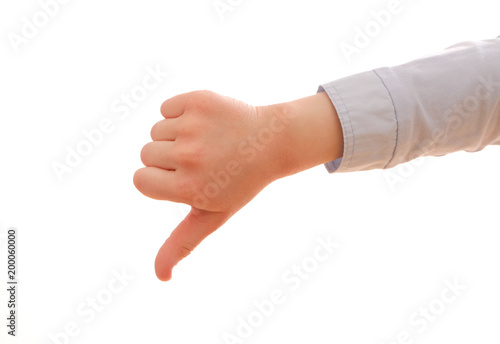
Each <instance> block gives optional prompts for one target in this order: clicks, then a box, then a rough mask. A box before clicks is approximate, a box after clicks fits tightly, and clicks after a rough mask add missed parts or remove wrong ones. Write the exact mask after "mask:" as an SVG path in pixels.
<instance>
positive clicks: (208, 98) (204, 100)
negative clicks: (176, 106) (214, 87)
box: [188, 90, 216, 112]
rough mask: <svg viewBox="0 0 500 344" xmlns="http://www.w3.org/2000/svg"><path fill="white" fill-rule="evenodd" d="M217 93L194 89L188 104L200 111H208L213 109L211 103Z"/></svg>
mask: <svg viewBox="0 0 500 344" xmlns="http://www.w3.org/2000/svg"><path fill="white" fill-rule="evenodd" d="M215 96H216V93H215V92H212V91H209V90H200V91H194V92H192V93H191V97H190V98H189V101H188V106H189V107H190V108H191V109H193V110H197V111H199V112H207V111H209V110H210V109H211V104H212V103H213V99H214V98H215Z"/></svg>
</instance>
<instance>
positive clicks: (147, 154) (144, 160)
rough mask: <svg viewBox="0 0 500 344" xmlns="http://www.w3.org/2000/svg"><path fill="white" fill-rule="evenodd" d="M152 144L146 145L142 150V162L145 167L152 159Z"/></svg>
mask: <svg viewBox="0 0 500 344" xmlns="http://www.w3.org/2000/svg"><path fill="white" fill-rule="evenodd" d="M151 148H152V142H149V143H146V144H145V145H144V147H142V149H141V161H142V163H143V164H144V165H147V164H148V161H149V158H150V157H151Z"/></svg>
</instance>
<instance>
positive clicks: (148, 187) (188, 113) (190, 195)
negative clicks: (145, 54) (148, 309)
mask: <svg viewBox="0 0 500 344" xmlns="http://www.w3.org/2000/svg"><path fill="white" fill-rule="evenodd" d="M313 97H315V104H316V105H315V106H316V108H317V110H318V111H316V113H319V111H320V110H321V109H320V108H322V110H321V111H322V112H327V113H326V115H328V114H330V115H331V112H332V111H331V110H332V109H333V111H334V108H333V106H332V105H331V103H330V101H329V99H328V97H327V96H326V95H320V96H319V97H318V95H316V96H313ZM313 97H309V98H303V99H301V100H298V101H295V102H292V103H288V105H286V104H277V105H272V106H261V107H255V106H251V105H248V104H245V103H243V102H240V101H237V100H235V99H232V98H229V97H224V96H221V95H218V94H215V93H213V92H209V91H196V92H191V93H186V94H181V95H178V96H175V97H173V98H171V99H169V100H167V101H165V102H164V103H163V104H162V106H161V113H162V115H163V116H164V117H165V119H163V120H161V121H160V122H158V123H157V124H155V125H154V126H153V128H152V130H151V138H152V139H153V142H151V143H148V144H146V145H145V146H144V148H143V150H142V152H141V159H142V162H143V163H144V165H145V166H146V167H145V168H142V169H139V170H138V171H137V172H136V173H135V175H134V184H135V186H136V187H137V189H138V190H139V191H140V192H142V193H143V194H144V195H146V196H148V197H151V198H154V199H159V200H169V201H173V202H181V203H186V204H189V205H191V206H192V207H191V211H190V212H189V214H188V215H187V216H186V218H185V219H184V220H183V221H182V222H181V223H180V224H179V225H178V226H177V228H175V230H174V231H173V232H172V233H171V235H170V237H169V238H168V239H167V240H166V241H165V243H164V244H163V246H162V247H161V248H160V251H159V252H158V255H157V257H156V261H155V270H156V275H157V276H158V278H159V279H160V280H162V281H166V280H169V279H170V278H171V275H172V269H173V267H174V266H175V265H176V264H177V263H178V262H179V261H180V260H182V259H183V258H185V257H186V256H188V255H189V254H190V253H191V252H192V250H193V249H194V248H195V247H196V246H197V245H198V244H199V243H200V242H201V241H202V240H203V239H205V238H206V237H207V236H208V235H209V234H211V233H212V232H214V231H215V230H216V229H218V228H219V227H220V226H222V225H223V224H224V223H225V222H226V221H227V220H228V219H229V218H230V217H231V216H232V215H234V214H235V213H236V212H237V211H238V210H239V209H241V208H242V207H243V206H244V205H245V204H247V203H248V202H249V201H250V200H251V199H253V198H254V197H255V196H256V195H257V194H258V193H259V192H260V191H261V190H262V189H263V188H264V187H265V186H266V185H268V184H269V183H271V182H272V181H274V180H276V179H278V178H281V177H284V176H286V175H289V174H292V173H296V172H298V171H300V170H303V169H306V168H309V167H312V166H314V165H316V164H319V163H322V162H327V161H330V160H328V159H331V158H335V156H334V154H335V151H337V150H338V149H332V144H329V142H332V141H333V140H332V139H331V138H330V139H328V138H325V136H326V135H321V132H318V131H317V130H319V129H320V128H322V132H325V129H324V128H325V124H326V128H328V127H329V126H328V124H332V123H333V124H335V125H334V126H333V127H337V129H338V128H340V124H339V123H338V118H336V116H333V115H332V116H331V118H332V120H326V123H316V125H315V126H316V128H315V127H314V125H311V124H309V125H306V123H307V122H309V121H311V120H312V121H313V122H315V119H316V118H315V116H313V115H312V114H311V109H309V111H305V112H304V107H305V108H307V107H309V108H311V107H312V108H313V109H314V108H315V107H314V106H312V105H313V99H312V98H313ZM325 97H326V98H325ZM325 100H326V101H325ZM318 104H319V105H320V107H319V108H318ZM325 105H326V107H325ZM325 109H328V110H329V111H324V110H325ZM307 112H309V113H307ZM302 113H304V114H305V115H307V116H308V117H311V118H308V119H307V120H305V121H304V116H302V117H303V119H301V116H299V114H302ZM313 114H314V111H313ZM323 116H325V115H324V114H323ZM318 117H319V114H318ZM335 118H336V120H335ZM308 129H312V130H313V132H312V133H307V132H305V130H308ZM314 129H316V132H314ZM329 129H331V128H329ZM325 133H326V132H325ZM329 134H332V135H334V134H335V133H334V132H333V130H332V131H329ZM322 139H325V141H324V142H322ZM303 140H306V141H305V142H304V141H303ZM300 141H302V142H300ZM337 141H338V140H336V141H335V142H336V143H338V142H337ZM315 144H316V145H321V146H326V149H325V148H324V149H319V148H318V147H317V148H318V149H317V151H316V150H315V151H313V152H310V151H308V150H310V148H313V146H314V145H315ZM304 147H305V148H306V150H305V151H304ZM337 148H338V147H337ZM328 149H330V150H331V151H332V152H328V153H326V151H327V150H328ZM321 152H325V154H320V153H321ZM311 153H315V154H311ZM304 154H305V156H304ZM300 155H302V157H300ZM327 156H328V157H327ZM323 160H324V161H323Z"/></svg>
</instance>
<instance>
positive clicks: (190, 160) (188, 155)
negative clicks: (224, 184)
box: [178, 146, 203, 167]
mask: <svg viewBox="0 0 500 344" xmlns="http://www.w3.org/2000/svg"><path fill="white" fill-rule="evenodd" d="M178 159H179V163H180V164H182V165H184V166H188V167H196V166H199V165H200V164H201V163H202V161H203V150H202V148H201V147H199V146H198V147H188V148H184V149H183V150H182V152H180V154H179V155H178Z"/></svg>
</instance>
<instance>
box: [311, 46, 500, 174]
mask: <svg viewBox="0 0 500 344" xmlns="http://www.w3.org/2000/svg"><path fill="white" fill-rule="evenodd" d="M318 92H326V93H327V94H328V96H329V97H330V99H331V101H332V103H333V105H334V106H335V108H336V110H337V113H338V115H339V119H340V122H341V125H342V130H343V134H344V153H343V157H342V158H340V159H337V160H335V161H331V162H328V163H326V164H325V166H326V168H327V170H328V172H330V173H332V172H352V171H363V170H370V169H385V168H391V167H394V166H396V165H398V164H401V163H404V162H407V161H410V160H413V159H415V158H418V157H420V156H440V155H445V154H448V153H452V152H456V151H460V150H464V151H468V152H474V151H478V150H481V149H483V148H484V147H485V146H487V145H498V144H500V37H498V38H496V39H490V40H484V41H475V42H463V43H460V44H457V45H454V46H452V47H450V48H448V49H446V50H444V51H443V52H441V53H437V54H433V55H429V56H426V57H424V58H421V59H418V60H414V61H412V62H409V63H406V64H403V65H400V66H396V67H384V68H379V69H375V70H372V71H369V72H364V73H360V74H356V75H353V76H349V77H346V78H343V79H340V80H336V81H332V82H329V83H326V84H323V85H321V86H320V87H319V89H318Z"/></svg>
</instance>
